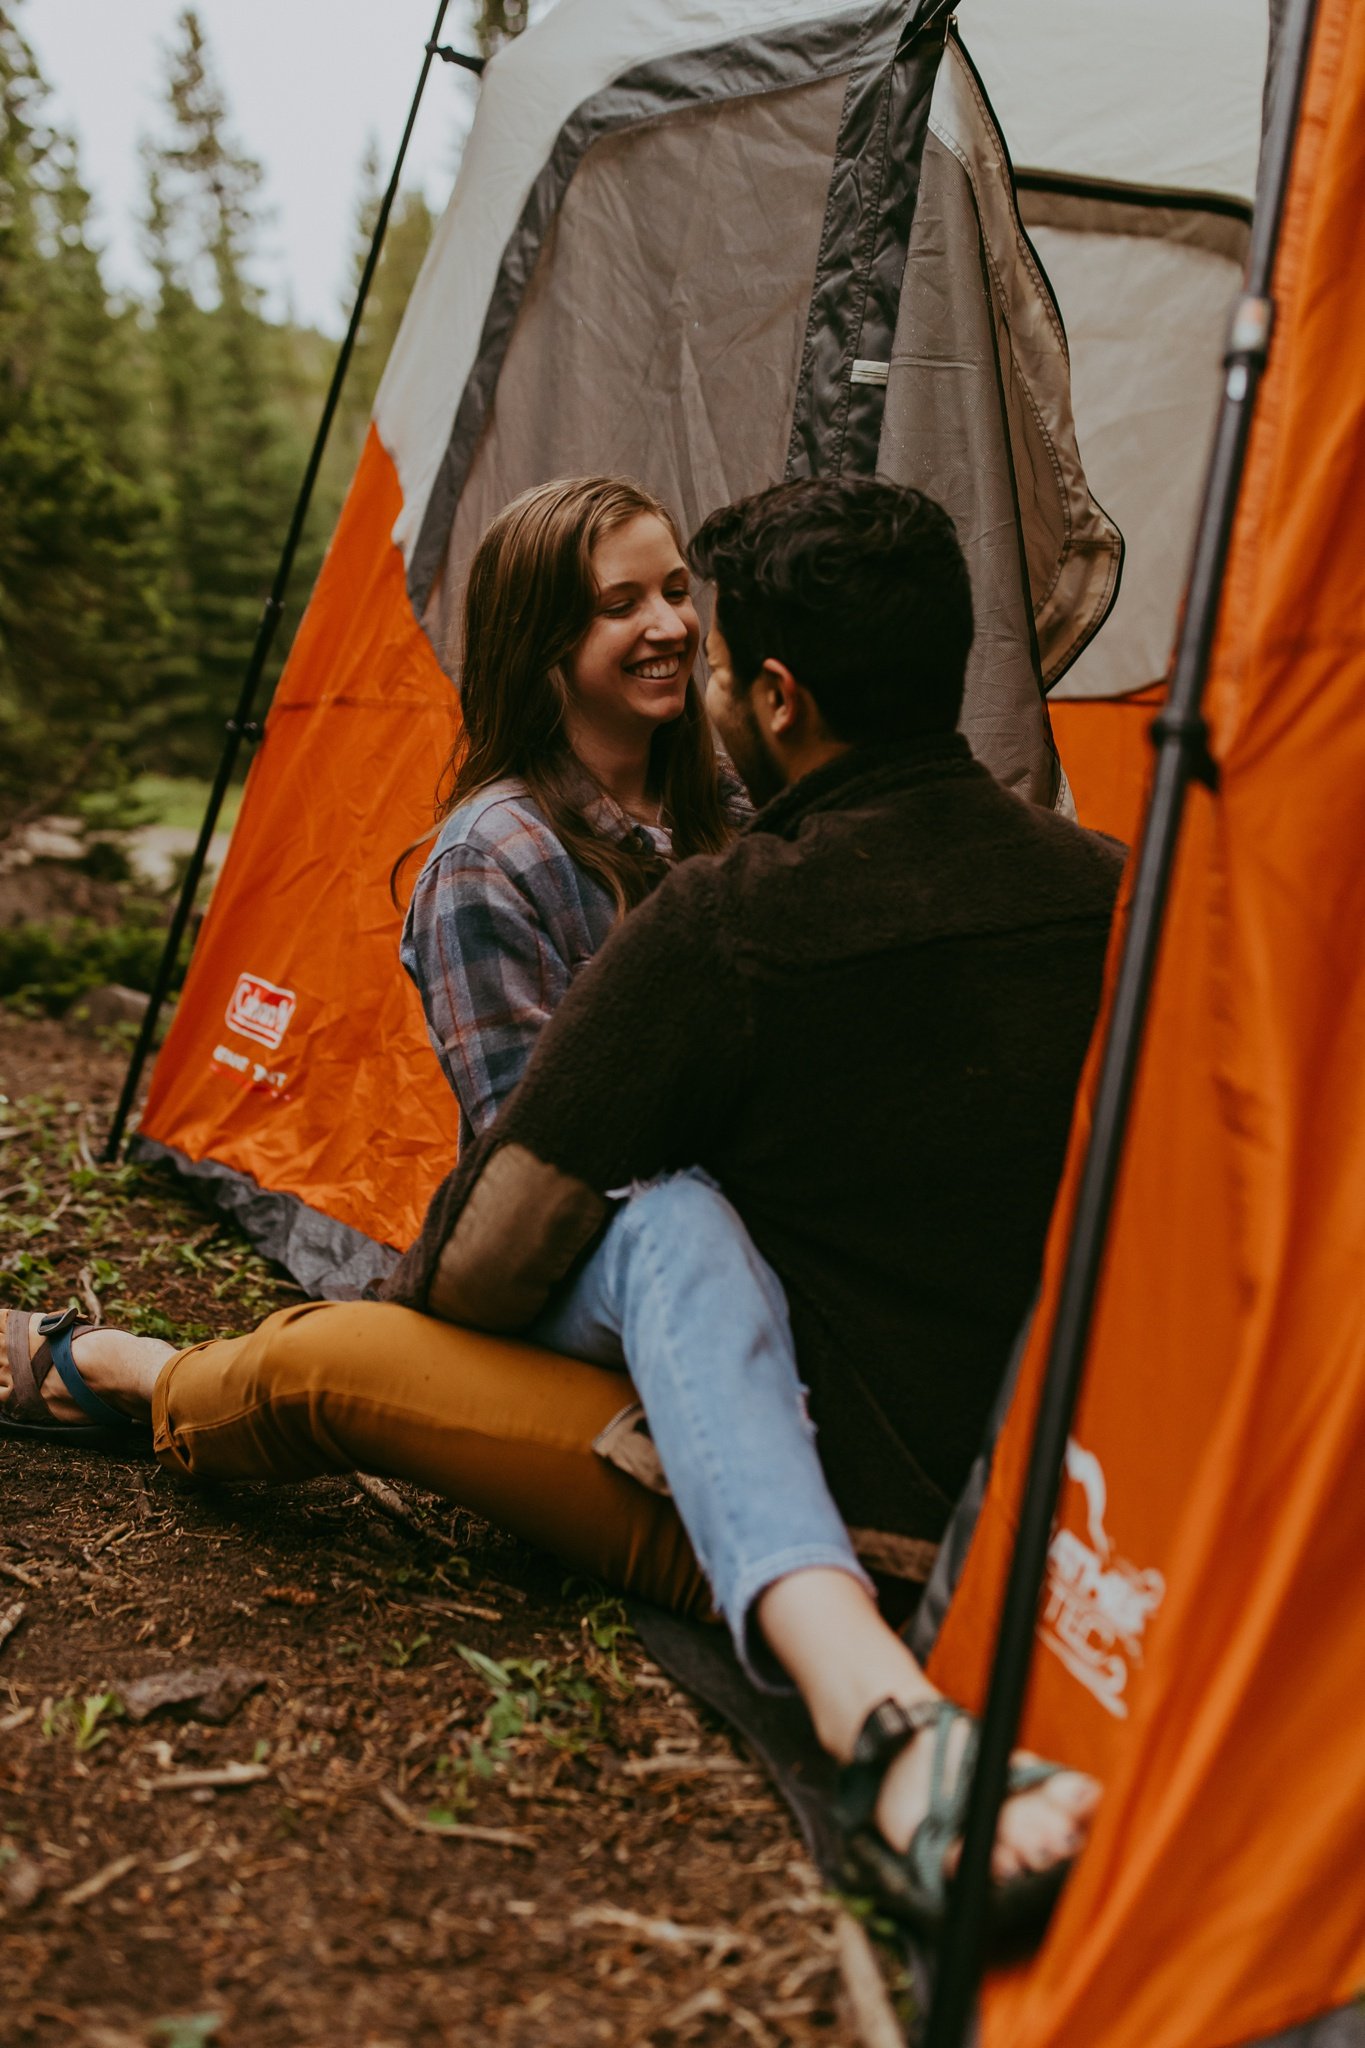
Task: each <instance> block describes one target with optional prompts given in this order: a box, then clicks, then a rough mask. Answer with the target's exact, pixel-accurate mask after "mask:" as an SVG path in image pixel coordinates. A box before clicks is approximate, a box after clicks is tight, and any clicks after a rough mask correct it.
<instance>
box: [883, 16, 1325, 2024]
mask: <svg viewBox="0 0 1365 2048" xmlns="http://www.w3.org/2000/svg"><path fill="white" fill-rule="evenodd" d="M1315 13H1316V0H1294V5H1293V11H1292V14H1291V15H1290V18H1289V20H1288V21H1287V23H1286V26H1285V45H1286V49H1285V60H1284V61H1283V62H1282V63H1281V64H1280V65H1279V67H1278V69H1277V75H1276V80H1275V103H1274V109H1273V112H1272V114H1271V116H1270V119H1269V121H1268V123H1267V127H1266V135H1265V146H1264V153H1263V158H1262V177H1261V190H1260V194H1259V197H1258V204H1257V206H1256V210H1255V213H1254V215H1253V219H1252V230H1251V249H1250V253H1249V256H1248V261H1247V276H1246V283H1245V286H1244V290H1243V294H1242V297H1241V298H1240V300H1239V301H1238V304H1237V307H1236V309H1235V311H1234V314H1233V320H1232V328H1231V333H1230V335H1229V340H1228V349H1227V356H1226V376H1225V380H1224V386H1223V400H1222V405H1221V408H1220V411H1219V417H1218V427H1217V432H1216V435H1215V439H1214V446H1213V454H1212V457H1211V459H1210V463H1209V471H1208V477H1207V481H1206V484H1205V490H1204V502H1203V507H1202V510H1201V513H1200V520H1199V528H1198V532H1197V534H1196V538H1195V547H1194V558H1193V562H1192V565H1191V569H1190V584H1189V596H1188V602H1187V605H1186V611H1185V618H1184V623H1183V626H1182V628H1181V633H1180V639H1179V644H1178V647H1177V651H1176V660H1175V671H1174V674H1173V676H1172V680H1171V688H1170V693H1169V697H1168V700H1167V706H1166V709H1165V710H1164V711H1163V713H1162V714H1161V716H1160V717H1159V718H1157V720H1156V721H1155V723H1154V727H1153V739H1154V741H1155V743H1156V747H1157V763H1156V772H1155V778H1154V782H1153V787H1152V795H1151V799H1150V802H1149V804H1148V809H1147V817H1146V822H1145V825H1144V829H1143V834H1142V844H1141V849H1140V852H1139V855H1138V862H1137V870H1136V874H1135V877H1134V885H1133V902H1132V910H1131V913H1130V917H1129V924H1128V932H1127V936H1126V938H1125V941H1124V947H1123V954H1122V957H1121V960H1120V963H1119V971H1118V981H1117V985H1116V988H1115V992H1114V1005H1113V1010H1112V1013H1111V1015H1110V1020H1109V1028H1108V1034H1107V1037H1106V1040H1105V1047H1104V1056H1103V1060H1102V1063H1101V1067H1100V1075H1099V1082H1098V1086H1097V1089H1096V1096H1095V1113H1094V1122H1093V1127H1092V1131H1091V1137H1090V1142H1089V1145H1088V1147H1087V1150H1086V1156H1085V1165H1084V1169H1083V1171H1082V1175H1081V1183H1080V1188H1079V1192H1078V1195H1077V1201H1076V1216H1075V1222H1074V1224H1073V1227H1072V1233H1071V1242H1070V1244H1069V1246H1068V1248H1067V1257H1066V1266H1065V1269H1064V1272H1063V1276H1062V1284H1061V1291H1060V1298H1059V1302H1058V1308H1057V1320H1056V1323H1055V1326H1054V1328H1053V1333H1052V1342H1051V1346H1050V1349H1049V1352H1048V1360H1047V1366H1046V1369H1045V1372H1044V1376H1043V1384H1042V1390H1041V1395H1040V1400H1039V1408H1038V1420H1037V1424H1036V1426H1035V1429H1034V1435H1033V1443H1032V1446H1031V1449H1030V1454H1029V1465H1028V1475H1027V1478H1026V1481H1025V1486H1024V1496H1023V1501H1022V1503H1021V1507H1020V1518H1019V1531H1018V1537H1017V1540H1016V1543H1015V1547H1014V1553H1013V1557H1012V1559H1011V1564H1010V1571H1009V1577H1008V1581H1007V1584H1006V1590H1005V1599H1004V1606H1003V1608H1002V1611H1001V1616H1000V1626H999V1630H998V1632H997V1635H996V1642H995V1652H994V1658H993V1662H992V1667H991V1681H990V1690H989V1693H988V1696H987V1701H986V1710H985V1714H984V1716H983V1718H982V1724H981V1743H980V1748H979V1750H978V1752H977V1761H976V1768H975V1771H974V1774H973V1778H972V1787H971V1797H970V1801H969V1805H968V1809H967V1821H966V1827H965V1831H964V1836H963V1845H962V1858H961V1862H960V1864H959V1866H958V1871H957V1875H956V1877H955V1878H954V1880H953V1884H952V1887H951V1890H950V1893H949V1899H948V1911H947V1918H946V1921H945V1924H944V1929H943V1934H942V1937H941V1939H940V1941H939V1944H938V1955H937V1964H936V1972H935V1975H936V1982H935V1986H934V1994H933V1998H932V2001H931V2003H930V2007H929V2016H928V2021H927V2023H926V2027H925V2032H924V2048H961V2044H962V2043H963V2041H964V2039H965V2038H966V2034H967V2029H968V2025H969V2022H970V2021H971V2018H972V2010H973V2004H974V2001H975V1997H976V1989H977V1985H978V1982H979V1980H980V1975H981V1968H982V1958H983V1952H984V1934H985V1925H986V1906H987V1896H988V1890H989V1884H990V1856H991V1848H992V1845H993V1843H994V1840H995V1829H996V1822H997V1819H998V1816H999V1812H1000V1806H1001V1802H1002V1800H1003V1798H1004V1791H1005V1782H1006V1773H1007V1770H1008V1766H1009V1758H1010V1753H1011V1751H1012V1750H1013V1748H1014V1745H1015V1741H1016V1738H1017V1734H1018V1729H1019V1721H1020V1716H1021V1714H1022V1711H1023V1705H1024V1697H1025V1694H1026V1691H1027V1688H1028V1677H1029V1668H1030V1661H1031V1658H1032V1653H1033V1643H1034V1630H1035V1625H1036V1620H1037V1613H1038V1600H1039V1595H1040V1592H1041V1589H1042V1583H1043V1573H1044V1570H1045V1568H1046V1564H1047V1553H1048V1546H1049V1543H1050V1541H1051V1535H1052V1519H1053V1515H1054V1513H1055V1510H1056V1505H1057V1493H1058V1487H1059V1485H1060V1481H1061V1472H1062V1462H1063V1459H1064V1456H1065V1453H1066V1444H1067V1437H1068V1433H1069V1431H1070V1428H1071V1418H1072V1415H1073V1413H1074V1411H1075V1406H1076V1399H1077V1396H1078V1394H1079V1392H1080V1386H1081V1379H1082V1376H1083V1372H1084V1367H1085V1354H1086V1347H1087V1343H1088V1340H1089V1336H1090V1327H1091V1321H1092V1316H1093V1310H1094V1304H1095V1294H1096V1290H1097V1286H1098V1282H1099V1275H1100V1267H1101V1264H1102V1261H1103V1256H1104V1250H1105V1240H1106V1235H1107V1231H1108V1224H1109V1217H1110V1211H1111V1208H1112V1203H1113V1194H1114V1186H1115V1182H1116V1179H1117V1175H1118V1169H1119V1163H1120V1159H1121V1156H1122V1150H1123V1141H1124V1136H1125V1132H1126V1128H1127V1120H1128V1110H1129V1105H1130V1102H1131V1097H1132V1089H1133V1080H1134V1075H1135V1073H1136V1069H1137V1061H1138V1054H1139V1052H1140V1049H1141V1041H1142V1031H1143V1026H1144V1023H1145V1021H1146V1015H1147V1007H1148V1001H1149V998H1150V994H1151V986H1152V978H1153V974H1154V971H1155V966H1156V957H1157V949H1158V945H1159V942H1160V937H1161V926H1162V921H1163V917H1164V913H1165V907H1166V900H1167V897H1168V894H1169V889H1170V878H1171V870H1172V866H1173V863H1174V858H1175V851H1176V844H1177V841H1178V838H1179V834H1180V824H1181V818H1182V815H1183V812H1184V805H1185V794H1186V791H1187V790H1188V788H1189V785H1190V783H1191V781H1194V780H1203V781H1206V782H1210V783H1216V771H1215V769H1214V765H1213V762H1212V760H1211V757H1210V755H1209V749H1208V735H1207V728H1206V726H1205V724H1204V719H1203V715H1202V711H1201V703H1202V698H1203V692H1204V684H1205V680H1206V677H1207V674H1208V667H1209V658H1210V654H1211V652H1212V648H1213V640H1214V632H1215V629H1216V626H1217V620H1218V604H1219V598H1220V595H1221V591H1222V584H1223V576H1224V571H1225V569H1226V565H1227V556H1228V548H1229V544H1230V541H1231V536H1232V526H1233V520H1234V517H1235V514H1236V509H1237V496H1238V489H1239V486H1240V482H1241V477H1242V469H1243V465H1244V461H1245V455H1246V446H1247V438H1248V435H1249V432H1250V428H1251V416H1252V411H1253V408H1254V405H1255V399H1256V392H1257V389H1258V387H1259V384H1260V379H1261V373H1262V371H1263V369H1264V367H1265V362H1266V355H1267V351H1268V348H1269V343H1270V329H1271V317H1272V311H1273V305H1272V300H1271V297H1270V291H1271V283H1272V273H1273V269H1274V262H1275V254H1276V250H1277V248H1278V244H1279V236H1280V224H1281V221H1282V218H1283V214H1284V205H1285V197H1286V193H1287V190H1288V185H1289V172H1290V166H1291V162H1292V158H1293V150H1294V140H1295V135H1296V132H1297V127H1298V114H1299V106H1300V102H1301V99H1302V93H1303V83H1304V78H1305V74H1306V71H1307V65H1308V51H1309V44H1310V41H1311V37H1312V30H1313V24H1314V19H1315Z"/></svg>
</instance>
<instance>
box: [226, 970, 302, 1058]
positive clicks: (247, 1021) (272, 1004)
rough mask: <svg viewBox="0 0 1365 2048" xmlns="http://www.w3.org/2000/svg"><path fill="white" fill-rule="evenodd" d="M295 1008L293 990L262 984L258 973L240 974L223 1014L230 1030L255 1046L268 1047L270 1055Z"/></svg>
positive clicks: (272, 983) (296, 999)
mask: <svg viewBox="0 0 1365 2048" xmlns="http://www.w3.org/2000/svg"><path fill="white" fill-rule="evenodd" d="M297 1007H298V997H297V996H296V995H295V994H294V991H293V989H292V988H277V987H276V986H275V984H274V982H273V981H262V980H261V977H260V976H259V975H258V974H239V975H238V977H237V986H236V988H235V989H234V990H233V991H232V1001H231V1002H230V1003H229V1004H228V1006H227V1010H226V1012H225V1015H226V1018H227V1026H228V1029H229V1031H240V1032H241V1034H242V1036H243V1038H254V1039H255V1041H256V1043H257V1044H258V1045H267V1046H269V1047H270V1049H271V1051H272V1052H273V1051H274V1049H275V1047H276V1046H277V1045H278V1044H279V1042H280V1040H281V1039H282V1038H283V1037H284V1034H285V1032H286V1031H287V1030H288V1029H289V1024H290V1020H291V1018H292V1017H293V1015H294V1011H295V1010H296V1009H297Z"/></svg>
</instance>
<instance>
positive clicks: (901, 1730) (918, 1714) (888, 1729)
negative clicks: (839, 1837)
mask: <svg viewBox="0 0 1365 2048" xmlns="http://www.w3.org/2000/svg"><path fill="white" fill-rule="evenodd" d="M961 1711H962V1709H961V1708H960V1707H957V1706H954V1704H953V1702H952V1701H951V1700H945V1699H932V1700H918V1701H916V1703H915V1705H914V1706H913V1707H907V1706H904V1705H902V1703H901V1701H900V1700H895V1699H884V1700H880V1701H879V1702H878V1703H877V1705H876V1706H875V1707H874V1708H873V1709H872V1711H871V1713H870V1714H869V1715H868V1717H867V1719H866V1720H865V1721H864V1722H863V1725H862V1727H861V1728H860V1729H859V1731H858V1739H857V1741H856V1742H855V1743H854V1745H853V1754H852V1756H851V1757H850V1758H849V1760H848V1762H847V1763H846V1764H845V1765H844V1767H843V1769H842V1770H841V1771H840V1773H839V1779H838V1784H837V1786H836V1788H835V1793H834V1814H835V1819H836V1820H837V1821H838V1824H839V1826H840V1827H841V1828H843V1829H844V1830H845V1831H846V1832H851V1831H852V1830H853V1829H854V1828H860V1827H862V1826H863V1825H864V1824H865V1823H866V1822H867V1821H869V1820H871V1818H872V1813H873V1809H874V1808H875V1806H876V1804H877V1795H878V1793H879V1792H880V1791H881V1789H882V1780H883V1779H884V1778H885V1776H886V1774H887V1772H888V1771H889V1770H890V1768H891V1766H892V1764H893V1763H894V1762H895V1761H896V1758H897V1757H898V1756H900V1755H901V1753H902V1751H904V1750H906V1749H908V1748H909V1747H910V1744H911V1743H912V1742H913V1741H914V1740H915V1738H916V1736H918V1735H922V1734H923V1733H924V1730H925V1729H926V1728H934V1727H937V1726H939V1725H941V1724H942V1723H943V1722H944V1721H945V1720H946V1719H948V1718H950V1717H951V1716H953V1715H956V1714H960V1713H961Z"/></svg>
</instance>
